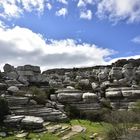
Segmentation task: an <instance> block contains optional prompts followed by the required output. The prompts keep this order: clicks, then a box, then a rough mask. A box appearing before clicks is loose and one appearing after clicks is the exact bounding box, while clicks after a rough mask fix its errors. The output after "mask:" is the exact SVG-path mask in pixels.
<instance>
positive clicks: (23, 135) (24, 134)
mask: <svg viewBox="0 0 140 140" xmlns="http://www.w3.org/2000/svg"><path fill="white" fill-rule="evenodd" d="M28 135H29V133H28V132H24V133H19V134H17V135H16V137H17V138H24V137H27V136H28Z"/></svg>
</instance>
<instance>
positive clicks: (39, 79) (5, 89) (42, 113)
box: [0, 59, 140, 121]
mask: <svg viewBox="0 0 140 140" xmlns="http://www.w3.org/2000/svg"><path fill="white" fill-rule="evenodd" d="M30 86H37V87H39V88H41V90H44V91H45V92H46V93H47V94H49V99H50V101H46V105H38V104H37V102H35V101H34V100H32V98H31V97H29V96H27V91H28V89H29V87H30ZM66 87H67V88H66ZM76 88H77V89H76ZM78 89H80V90H78ZM22 91H23V93H24V94H21V95H20V93H22ZM9 92H12V93H17V92H18V93H19V94H18V96H17V95H16V94H15V95H14V94H13V96H11V95H8V96H7V94H8V93H9ZM0 95H2V96H3V97H5V98H6V100H7V101H8V103H9V107H10V110H11V113H12V114H14V115H17V116H28V115H29V116H34V117H41V118H42V119H43V120H44V121H65V120H67V116H66V113H65V111H64V108H65V106H67V105H69V106H71V107H72V108H74V109H76V110H78V111H80V113H82V112H83V113H84V112H95V111H100V110H101V109H102V103H103V102H105V101H109V102H110V105H111V107H112V109H118V110H120V109H124V110H130V109H132V108H133V107H134V104H135V102H136V101H137V100H139V99H140V59H138V60H136V61H134V60H129V61H127V60H120V61H117V62H116V63H114V64H112V65H109V66H95V67H90V68H73V69H54V70H48V71H45V72H43V73H41V70H40V67H38V66H32V65H24V66H18V67H17V68H15V67H14V66H11V65H9V64H5V66H4V72H0ZM19 119H20V121H21V118H20V117H19Z"/></svg>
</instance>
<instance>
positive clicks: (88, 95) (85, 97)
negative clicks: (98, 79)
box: [82, 92, 98, 103]
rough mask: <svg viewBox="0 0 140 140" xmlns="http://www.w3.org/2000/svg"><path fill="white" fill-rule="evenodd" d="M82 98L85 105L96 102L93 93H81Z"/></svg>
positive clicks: (96, 99) (95, 96) (96, 98)
mask: <svg viewBox="0 0 140 140" xmlns="http://www.w3.org/2000/svg"><path fill="white" fill-rule="evenodd" d="M82 98H83V101H84V102H86V103H94V102H97V101H98V96H97V95H96V94H95V93H89V92H88V93H83V96H82Z"/></svg>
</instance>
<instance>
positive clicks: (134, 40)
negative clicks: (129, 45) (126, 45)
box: [131, 36, 140, 44]
mask: <svg viewBox="0 0 140 140" xmlns="http://www.w3.org/2000/svg"><path fill="white" fill-rule="evenodd" d="M131 41H132V42H134V43H137V44H140V36H136V37H134V38H133V39H132V40H131Z"/></svg>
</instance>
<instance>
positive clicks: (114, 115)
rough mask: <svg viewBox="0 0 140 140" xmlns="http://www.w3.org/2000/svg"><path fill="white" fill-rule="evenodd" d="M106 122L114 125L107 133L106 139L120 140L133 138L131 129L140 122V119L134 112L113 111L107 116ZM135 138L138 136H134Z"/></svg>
mask: <svg viewBox="0 0 140 140" xmlns="http://www.w3.org/2000/svg"><path fill="white" fill-rule="evenodd" d="M105 121H106V122H108V123H110V124H111V125H112V127H110V129H109V130H108V131H107V132H106V137H107V138H106V139H107V140H120V139H122V137H124V138H127V137H130V136H131V133H130V132H131V131H130V128H132V127H135V124H136V123H139V122H140V117H139V115H138V116H137V114H136V113H135V112H133V111H111V113H109V114H107V115H106V116H105ZM134 136H136V135H134V134H133V137H134ZM136 137H137V136H136Z"/></svg>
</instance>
